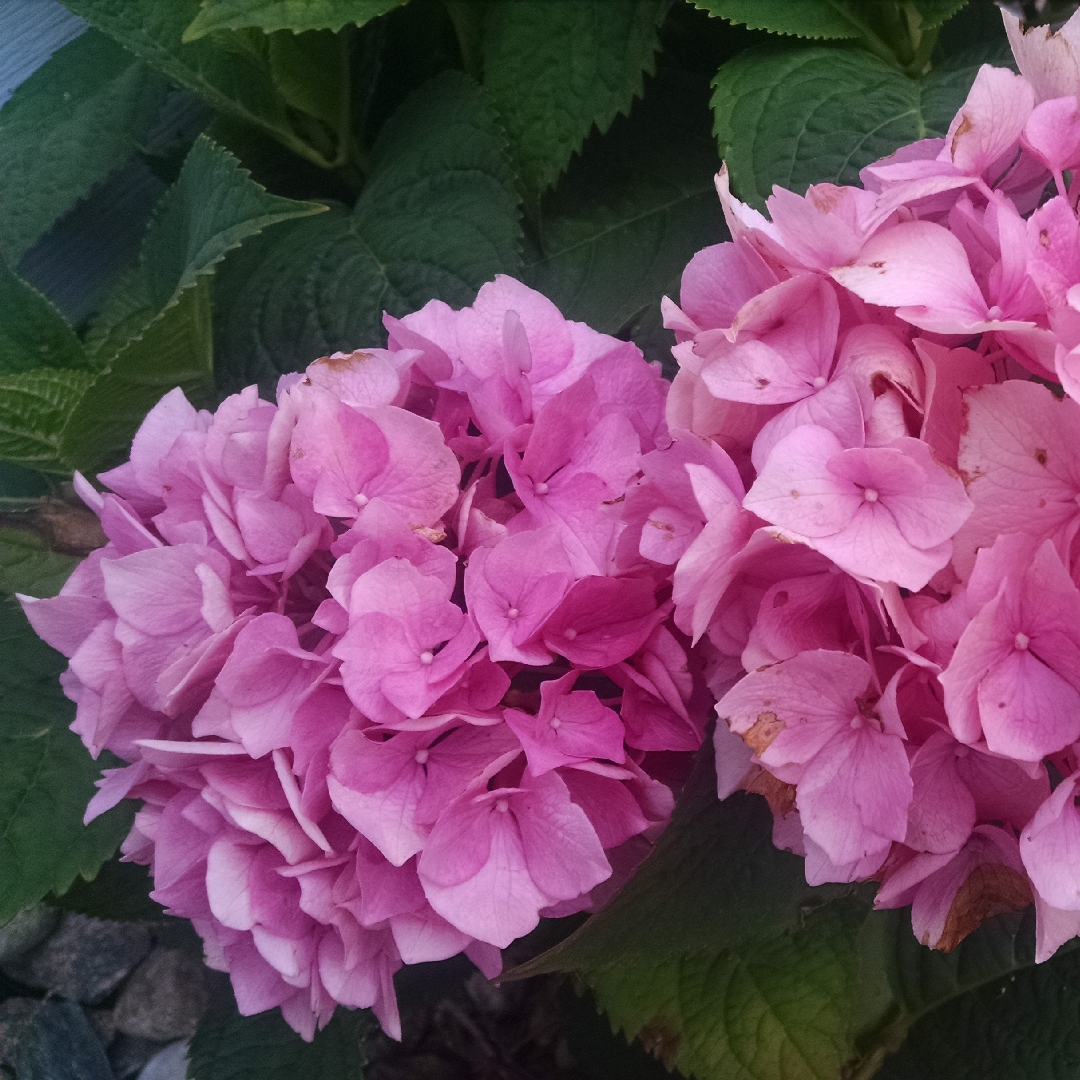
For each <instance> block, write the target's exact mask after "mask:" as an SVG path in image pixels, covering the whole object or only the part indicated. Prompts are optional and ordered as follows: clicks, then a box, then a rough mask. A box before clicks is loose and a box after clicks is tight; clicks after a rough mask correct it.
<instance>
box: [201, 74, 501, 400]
mask: <svg viewBox="0 0 1080 1080" xmlns="http://www.w3.org/2000/svg"><path fill="white" fill-rule="evenodd" d="M504 146H505V143H504V138H503V136H502V133H501V131H500V129H499V126H498V123H497V120H496V118H495V115H494V111H493V109H492V108H491V105H490V103H489V102H488V100H487V98H486V96H485V95H484V93H483V91H481V90H480V88H479V87H477V86H476V85H475V84H474V83H472V82H471V81H470V80H469V79H468V78H467V77H466V76H464V75H462V74H460V73H459V72H447V73H444V74H443V75H440V76H438V77H437V78H435V79H433V80H431V82H429V83H427V84H425V85H424V86H422V87H421V88H420V89H419V90H417V91H415V92H414V93H413V94H412V95H411V96H410V97H409V98H408V99H407V100H406V102H405V103H404V104H403V105H402V106H401V108H399V109H398V111H397V112H396V113H395V114H394V116H393V117H392V118H391V119H390V120H389V121H388V122H387V123H386V125H385V126H384V128H383V131H382V132H381V134H380V136H379V139H378V141H377V142H376V144H375V146H374V148H373V151H372V161H373V166H372V172H371V177H370V179H369V180H368V183H367V186H366V187H365V188H364V191H363V194H362V195H361V196H360V199H359V200H358V201H357V203H356V206H355V208H354V209H353V210H352V211H351V212H348V211H346V210H345V209H344V208H334V209H332V211H331V212H330V213H328V214H324V215H322V216H320V217H317V218H312V219H309V220H306V221H299V222H294V223H292V224H290V225H287V226H281V227H279V228H277V229H275V230H274V232H273V233H271V234H269V235H267V236H266V237H263V238H259V239H258V240H256V241H253V242H252V243H250V244H246V245H245V246H244V248H242V249H241V251H240V252H238V253H237V255H236V256H233V257H230V259H229V261H228V262H227V263H226V265H225V267H224V268H223V269H222V272H221V274H220V275H219V277H218V280H217V281H216V282H215V305H216V308H217V310H218V311H219V313H220V320H219V335H218V365H217V370H218V381H219V384H222V385H224V386H225V387H227V388H229V389H238V388H239V387H242V386H244V385H246V384H248V383H251V382H256V381H261V382H262V383H263V384H264V385H269V386H272V385H273V381H274V380H275V379H276V378H277V376H278V375H279V374H281V373H282V372H285V371H295V370H298V369H302V368H304V367H306V366H307V365H308V364H309V363H311V361H313V360H314V359H316V358H317V357H319V356H321V355H325V354H326V353H327V352H332V351H334V350H335V349H340V348H350V349H351V348H359V347H360V346H362V345H373V344H375V343H376V342H378V341H382V340H384V335H383V330H382V326H381V316H382V312H383V310H384V309H385V310H387V311H389V312H390V313H391V314H393V315H404V314H406V313H407V312H409V311H412V310H415V309H416V308H418V307H420V306H421V305H423V304H424V303H426V302H427V301H428V300H430V299H432V298H433V297H438V298H440V299H442V300H445V301H446V302H447V303H451V304H456V305H462V304H467V303H469V302H471V300H472V298H473V296H474V295H475V292H476V289H477V288H479V286H480V285H481V284H483V283H484V282H485V281H488V280H490V279H491V278H492V277H494V276H495V275H496V274H497V273H500V272H506V273H513V272H515V271H516V270H517V269H518V267H519V266H520V256H519V254H518V251H519V245H520V242H521V230H520V225H519V220H518V198H517V195H516V194H515V192H514V187H513V172H512V171H511V168H510V166H509V164H508V162H507V160H506V155H505V149H504Z"/></svg>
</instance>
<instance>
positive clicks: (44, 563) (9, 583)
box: [0, 528, 79, 597]
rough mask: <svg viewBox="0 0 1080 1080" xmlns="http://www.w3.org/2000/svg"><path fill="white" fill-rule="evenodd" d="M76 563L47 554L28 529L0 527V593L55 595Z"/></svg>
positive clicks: (37, 537) (46, 548)
mask: <svg viewBox="0 0 1080 1080" xmlns="http://www.w3.org/2000/svg"><path fill="white" fill-rule="evenodd" d="M78 562H79V560H78V559H77V558H76V557H75V556H74V555H61V554H60V552H58V551H50V550H49V547H48V545H47V544H46V543H45V542H44V540H42V539H41V537H39V536H37V535H36V534H35V533H32V532H30V530H29V529H10V528H0V592H6V593H8V594H14V593H25V594H26V595H27V596H38V597H43V596H55V595H56V594H57V593H58V592H59V591H60V587H61V586H62V585H63V584H64V582H65V581H67V579H68V578H69V577H70V576H71V571H72V570H74V569H75V566H76V564H77V563H78Z"/></svg>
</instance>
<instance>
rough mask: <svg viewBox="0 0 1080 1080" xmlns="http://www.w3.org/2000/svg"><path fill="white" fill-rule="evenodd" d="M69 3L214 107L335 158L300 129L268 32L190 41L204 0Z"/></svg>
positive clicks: (322, 160)
mask: <svg viewBox="0 0 1080 1080" xmlns="http://www.w3.org/2000/svg"><path fill="white" fill-rule="evenodd" d="M65 4H66V6H67V7H68V8H70V9H71V10H72V11H74V12H75V14H76V15H81V16H82V17H83V18H84V19H86V20H87V21H88V22H90V23H91V24H93V25H94V26H96V27H97V28H98V29H99V30H102V31H103V32H104V33H106V34H108V35H109V36H110V37H112V38H114V39H115V40H116V41H117V42H119V43H120V44H121V45H123V46H124V48H125V49H128V50H129V51H130V52H132V53H134V54H135V55H136V56H138V57H139V58H140V59H142V60H144V61H146V63H148V64H150V65H151V66H152V67H154V68H156V69H157V70H158V71H160V72H162V73H163V74H165V75H166V76H168V78H170V79H172V80H173V81H174V82H176V83H179V84H180V85H181V86H185V87H187V88H188V89H189V90H192V91H194V92H195V93H196V94H198V95H199V96H200V97H201V98H202V99H203V100H204V101H206V102H207V103H208V104H209V105H211V106H212V107H213V108H215V109H217V110H219V111H220V112H223V113H225V114H227V115H229V116H231V117H233V118H234V119H236V120H239V121H242V122H243V123H246V124H252V125H254V126H255V127H257V128H261V129H262V130H263V131H265V132H267V133H268V134H270V135H272V136H273V137H274V138H276V139H277V140H278V141H279V142H281V143H283V144H284V145H285V146H287V147H289V149H290V150H293V151H294V152H295V153H297V154H300V155H301V156H302V157H304V158H306V159H307V160H309V161H313V162H315V164H317V165H322V166H330V165H331V164H333V159H332V158H331V157H329V156H328V155H327V154H326V153H324V152H323V151H321V150H320V149H318V148H316V147H313V146H312V145H311V144H310V143H309V142H307V141H306V140H305V139H304V138H302V137H301V136H300V135H299V134H297V132H296V130H295V128H294V127H293V124H292V122H291V119H290V116H289V110H288V103H287V102H286V100H285V98H284V97H283V96H282V94H281V92H280V90H279V89H278V87H277V85H276V83H275V81H274V77H273V72H272V69H271V64H270V60H269V56H268V45H267V42H266V38H265V35H263V34H260V33H259V32H258V31H234V30H222V31H218V32H217V33H215V34H213V35H212V36H208V37H206V38H200V39H199V40H198V41H192V42H189V43H186V44H185V43H184V42H183V41H182V37H183V33H184V30H185V29H186V28H187V27H188V26H189V25H190V24H191V22H192V21H193V20H194V19H195V18H196V16H197V15H198V14H199V0H152V2H149V3H144V2H142V0H139V2H138V3H131V2H130V0H65Z"/></svg>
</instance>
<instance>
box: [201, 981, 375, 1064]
mask: <svg viewBox="0 0 1080 1080" xmlns="http://www.w3.org/2000/svg"><path fill="white" fill-rule="evenodd" d="M375 1026H376V1025H375V1022H374V1020H373V1019H372V1018H371V1013H370V1012H368V1011H367V1010H363V1011H355V1012H354V1011H350V1010H347V1009H344V1008H341V1007H339V1008H338V1010H337V1012H336V1013H334V1018H333V1019H332V1020H331V1021H330V1023H329V1024H327V1026H326V1027H325V1028H323V1030H322V1031H320V1032H319V1033H318V1034H317V1035H316V1036H315V1040H314V1042H310V1043H306V1042H304V1040H303V1039H301V1038H300V1036H299V1035H297V1034H296V1032H295V1031H293V1030H292V1028H290V1027H289V1025H288V1024H286V1023H285V1021H284V1020H283V1019H282V1017H281V1012H280V1011H279V1010H278V1009H274V1010H272V1011H270V1012H263V1013H259V1014H257V1015H256V1016H241V1015H240V1014H239V1013H238V1012H237V1009H236V1002H235V1001H234V999H233V995H232V990H231V988H230V987H229V983H228V980H226V979H224V978H221V979H220V980H215V990H214V993H213V994H212V996H211V1000H210V1006H209V1008H207V1010H206V1012H205V1013H203V1018H202V1019H201V1020H200V1021H199V1027H198V1030H197V1031H196V1032H195V1037H194V1038H193V1039H192V1040H191V1048H190V1049H189V1050H188V1070H187V1075H188V1078H189V1080H363V1076H364V1066H365V1065H366V1064H367V1053H366V1050H365V1044H366V1043H367V1041H368V1039H369V1037H370V1036H371V1034H372V1032H373V1031H374V1030H375Z"/></svg>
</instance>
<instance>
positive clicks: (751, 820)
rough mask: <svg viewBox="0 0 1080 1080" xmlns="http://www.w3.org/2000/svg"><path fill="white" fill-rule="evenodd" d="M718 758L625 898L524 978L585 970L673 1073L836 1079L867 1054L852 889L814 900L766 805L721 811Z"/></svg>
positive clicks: (746, 800) (750, 799) (621, 1023)
mask: <svg viewBox="0 0 1080 1080" xmlns="http://www.w3.org/2000/svg"><path fill="white" fill-rule="evenodd" d="M715 784H716V778H715V774H714V773H713V769H712V755H711V748H706V751H705V752H703V753H702V754H701V755H700V756H699V759H698V764H697V767H696V769H695V773H694V776H693V777H692V778H691V780H690V782H689V784H688V787H687V790H686V792H685V793H684V795H683V797H682V798H681V799H680V802H679V805H678V806H677V808H676V811H675V815H674V817H673V818H672V822H671V825H670V826H669V827H668V829H667V831H666V832H665V833H664V834H663V836H662V837H661V838H660V840H659V842H658V843H657V846H656V850H655V851H654V852H653V854H652V855H651V856H650V857H649V859H648V860H647V861H646V862H645V864H644V865H643V866H642V867H641V869H640V870H639V871H638V872H637V874H636V875H635V876H634V877H633V878H632V879H631V881H630V883H629V884H628V885H627V886H626V887H625V888H624V889H623V891H622V892H621V893H620V894H619V895H618V896H617V897H616V898H615V899H614V900H613V901H612V902H611V904H610V905H608V907H606V908H605V909H604V910H603V911H601V912H600V913H599V914H597V915H594V916H593V917H592V918H591V919H589V921H588V922H586V923H585V925H584V926H582V927H581V928H580V929H579V930H577V931H576V932H575V933H574V934H572V935H571V936H570V937H569V938H567V939H566V941H564V942H562V943H561V944H560V945H557V946H556V947H555V948H554V949H552V950H550V951H549V952H548V953H546V954H544V955H543V956H541V957H539V958H538V959H537V960H536V961H533V962H532V963H529V964H526V965H524V966H523V967H522V968H519V969H517V971H516V972H515V974H516V975H518V974H519V975H532V974H537V973H541V972H549V971H572V972H575V973H577V974H578V975H579V976H580V977H581V978H583V979H584V980H585V982H587V983H588V984H589V986H591V987H592V989H593V990H594V992H595V993H596V996H597V1000H598V1001H599V1002H600V1004H601V1006H602V1007H603V1008H604V1009H605V1010H606V1011H607V1012H608V1014H609V1016H610V1017H611V1020H612V1023H613V1024H614V1025H616V1026H617V1027H621V1028H622V1029H623V1031H624V1032H626V1034H627V1036H628V1037H630V1038H634V1037H637V1038H639V1039H640V1040H641V1041H642V1043H643V1044H644V1045H645V1046H646V1048H647V1049H650V1050H651V1051H652V1052H653V1053H655V1054H656V1055H657V1056H658V1057H661V1058H663V1060H664V1062H665V1064H667V1065H668V1066H669V1067H672V1066H674V1067H676V1068H678V1069H679V1070H680V1071H682V1072H684V1073H685V1074H686V1075H688V1076H690V1075H695V1076H699V1077H703V1078H705V1077H708V1078H713V1077H716V1078H719V1077H723V1078H724V1080H750V1078H752V1080H803V1078H804V1077H819V1078H821V1080H825V1078H830V1080H831V1078H833V1077H836V1076H838V1074H839V1072H840V1069H841V1067H842V1066H843V1065H844V1064H845V1063H846V1062H847V1061H848V1060H849V1058H850V1057H851V1056H852V1053H853V1051H854V1044H853V1036H854V1031H853V1024H852V1019H851V1017H852V1013H853V1007H852V997H853V993H854V987H855V984H856V973H857V963H856V960H857V951H856V935H857V931H858V929H859V927H860V926H861V924H862V922H863V921H864V920H865V918H866V916H867V912H868V910H869V908H868V905H867V904H866V903H865V901H863V900H862V899H859V898H858V897H857V896H855V895H847V894H850V893H851V892H852V889H851V887H850V886H823V887H820V888H811V887H810V886H808V885H807V884H806V881H805V878H804V875H803V864H802V860H801V859H798V858H796V857H795V856H793V855H790V854H788V853H786V852H782V851H778V850H777V849H776V848H774V847H773V845H772V820H771V814H770V812H769V810H768V807H767V805H766V804H765V802H764V801H763V800H761V799H760V798H758V797H757V796H752V795H743V794H737V795H734V796H732V797H731V798H730V799H727V800H725V801H724V802H719V801H717V799H716V788H715Z"/></svg>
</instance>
